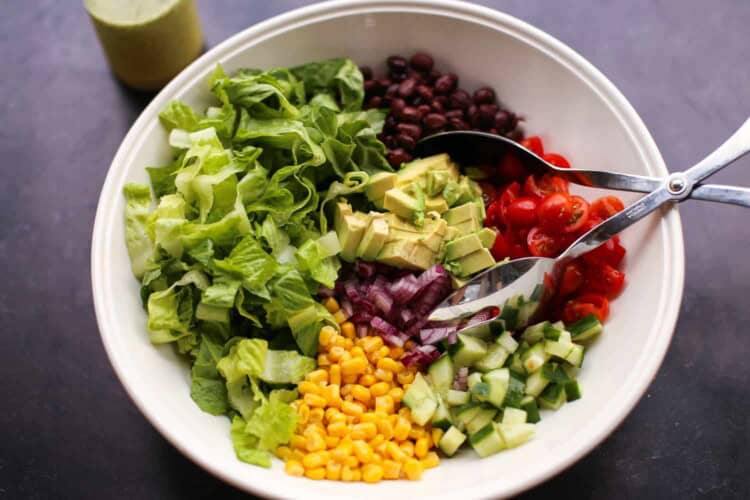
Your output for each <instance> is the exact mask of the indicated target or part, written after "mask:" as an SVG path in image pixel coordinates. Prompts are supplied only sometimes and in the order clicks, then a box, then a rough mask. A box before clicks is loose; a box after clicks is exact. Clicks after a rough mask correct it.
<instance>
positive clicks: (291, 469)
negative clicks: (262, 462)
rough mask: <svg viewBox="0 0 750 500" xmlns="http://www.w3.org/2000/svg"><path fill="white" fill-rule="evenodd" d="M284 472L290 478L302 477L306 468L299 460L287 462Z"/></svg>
mask: <svg viewBox="0 0 750 500" xmlns="http://www.w3.org/2000/svg"><path fill="white" fill-rule="evenodd" d="M284 470H285V471H286V473H287V474H289V475H290V476H301V475H303V474H304V473H305V468H304V467H303V466H302V464H301V463H300V462H298V461H297V460H287V462H286V464H285V465H284Z"/></svg>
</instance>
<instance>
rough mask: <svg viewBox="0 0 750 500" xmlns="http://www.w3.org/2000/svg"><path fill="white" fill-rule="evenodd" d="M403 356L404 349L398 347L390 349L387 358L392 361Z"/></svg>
mask: <svg viewBox="0 0 750 500" xmlns="http://www.w3.org/2000/svg"><path fill="white" fill-rule="evenodd" d="M403 355H404V348H403V347H399V346H394V347H391V351H390V355H389V356H388V357H390V358H393V359H401V356H403Z"/></svg>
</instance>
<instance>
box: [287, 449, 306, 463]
mask: <svg viewBox="0 0 750 500" xmlns="http://www.w3.org/2000/svg"><path fill="white" fill-rule="evenodd" d="M305 455H307V453H305V452H304V451H302V450H297V449H295V450H292V456H291V457H289V460H296V461H298V462H299V463H302V459H303V458H305Z"/></svg>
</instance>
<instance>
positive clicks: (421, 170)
mask: <svg viewBox="0 0 750 500" xmlns="http://www.w3.org/2000/svg"><path fill="white" fill-rule="evenodd" d="M451 163H452V162H451V160H450V157H449V156H448V155H447V154H445V153H443V154H439V155H433V156H428V157H427V158H419V159H417V160H414V161H410V162H409V163H406V164H404V166H403V168H402V169H401V170H399V171H398V173H397V174H398V183H397V185H398V186H407V185H409V184H412V183H413V182H415V181H417V180H419V179H420V178H422V177H424V176H426V175H427V173H428V172H429V171H431V170H447V169H448V168H449V166H450V165H451Z"/></svg>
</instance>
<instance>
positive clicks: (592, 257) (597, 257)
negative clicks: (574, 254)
mask: <svg viewBox="0 0 750 500" xmlns="http://www.w3.org/2000/svg"><path fill="white" fill-rule="evenodd" d="M625 253H626V251H625V247H623V246H622V245H621V244H620V237H619V236H613V237H612V238H610V239H609V240H607V241H606V242H605V243H603V244H602V245H599V246H598V247H596V248H595V249H593V250H591V251H590V252H588V253H585V254H584V255H583V260H584V261H585V262H586V263H587V264H591V265H597V264H609V265H610V266H618V265H619V264H620V262H622V259H623V258H624V257H625Z"/></svg>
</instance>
